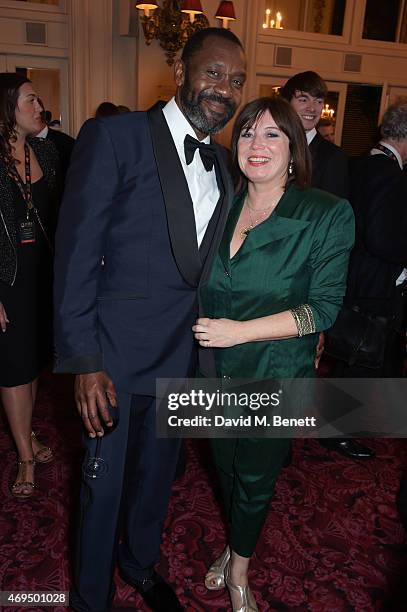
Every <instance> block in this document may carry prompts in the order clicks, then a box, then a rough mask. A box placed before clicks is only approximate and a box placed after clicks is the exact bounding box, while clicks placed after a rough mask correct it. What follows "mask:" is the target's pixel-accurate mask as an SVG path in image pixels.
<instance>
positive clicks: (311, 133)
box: [305, 128, 317, 146]
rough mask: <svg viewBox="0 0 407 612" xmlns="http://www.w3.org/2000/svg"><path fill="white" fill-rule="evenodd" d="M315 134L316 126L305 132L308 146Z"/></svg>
mask: <svg viewBox="0 0 407 612" xmlns="http://www.w3.org/2000/svg"><path fill="white" fill-rule="evenodd" d="M316 135H317V129H316V128H312V130H308V132H305V136H306V137H307V142H308V146H310V144H311V142H312V141H313V140H314V138H315V136H316Z"/></svg>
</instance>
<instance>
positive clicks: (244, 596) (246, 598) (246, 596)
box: [225, 562, 259, 612]
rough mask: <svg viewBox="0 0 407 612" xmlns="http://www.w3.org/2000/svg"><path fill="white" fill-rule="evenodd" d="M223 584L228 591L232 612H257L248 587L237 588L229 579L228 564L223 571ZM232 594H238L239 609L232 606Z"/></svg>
mask: <svg viewBox="0 0 407 612" xmlns="http://www.w3.org/2000/svg"><path fill="white" fill-rule="evenodd" d="M225 584H226V586H227V588H228V589H229V597H230V601H231V604H232V610H233V612H259V609H258V607H257V604H256V601H255V599H254V596H253V593H252V592H251V590H250V587H249V585H247V586H244V587H242V586H239V585H238V584H233V582H232V581H231V579H230V562H229V563H228V564H227V566H226V570H225ZM232 592H233V593H238V594H239V598H240V607H239V608H235V607H234V606H233V599H232Z"/></svg>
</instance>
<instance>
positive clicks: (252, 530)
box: [211, 438, 290, 557]
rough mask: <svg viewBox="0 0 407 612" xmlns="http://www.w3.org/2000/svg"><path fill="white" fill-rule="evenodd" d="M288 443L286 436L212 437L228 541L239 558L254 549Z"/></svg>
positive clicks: (251, 552) (246, 555)
mask: <svg viewBox="0 0 407 612" xmlns="http://www.w3.org/2000/svg"><path fill="white" fill-rule="evenodd" d="M289 446H290V440H289V439H278V438H273V439H271V438H268V439H267V438H256V439H254V438H237V439H229V438H218V439H212V440H211V447H212V453H213V459H214V463H215V465H216V468H217V472H218V476H219V479H220V484H221V489H222V495H223V500H224V503H225V507H226V516H227V519H228V522H229V529H230V536H229V544H230V547H231V548H232V550H234V551H235V552H236V553H237V554H238V555H241V556H242V557H251V555H252V554H253V552H254V549H255V548H256V544H257V540H258V538H259V535H260V532H261V530H262V527H263V524H264V521H265V519H266V516H267V511H268V507H269V504H270V500H271V498H272V496H273V492H274V487H275V484H276V480H277V477H278V475H279V473H280V470H281V468H282V465H283V463H284V459H285V457H286V455H287V452H288V449H289Z"/></svg>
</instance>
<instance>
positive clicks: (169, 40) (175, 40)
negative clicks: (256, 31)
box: [136, 0, 236, 66]
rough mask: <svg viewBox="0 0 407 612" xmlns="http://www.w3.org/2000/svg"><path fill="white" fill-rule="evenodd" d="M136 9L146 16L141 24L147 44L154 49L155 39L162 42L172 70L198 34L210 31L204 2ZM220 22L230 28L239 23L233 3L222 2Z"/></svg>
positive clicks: (175, 0) (176, 1)
mask: <svg viewBox="0 0 407 612" xmlns="http://www.w3.org/2000/svg"><path fill="white" fill-rule="evenodd" d="M136 8H138V9H139V10H140V11H143V12H144V14H143V15H140V21H141V24H142V26H143V32H144V38H145V41H146V44H147V45H150V44H151V42H152V40H153V39H154V38H156V39H157V40H159V41H160V46H161V47H162V48H163V49H164V51H165V54H166V56H167V64H169V65H170V66H172V64H173V63H174V60H175V56H176V54H177V53H178V51H179V50H180V49H182V47H183V46H184V45H185V43H186V42H187V40H189V38H190V37H191V36H192V35H193V34H194V33H195V32H197V31H198V30H203V29H205V28H209V21H208V19H207V18H206V17H205V15H204V12H203V9H202V5H201V2H200V0H163V3H162V7H161V6H160V5H159V4H158V2H137V3H136ZM216 19H221V20H222V24H223V27H224V28H227V27H228V23H229V21H232V20H235V19H236V16H235V10H234V7H233V2H231V1H223V2H221V3H220V4H219V8H218V10H217V12H216Z"/></svg>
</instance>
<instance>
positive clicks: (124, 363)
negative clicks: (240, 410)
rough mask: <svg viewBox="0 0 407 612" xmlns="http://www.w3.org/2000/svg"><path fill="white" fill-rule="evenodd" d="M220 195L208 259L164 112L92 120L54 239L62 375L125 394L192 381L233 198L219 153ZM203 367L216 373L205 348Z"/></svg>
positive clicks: (77, 148)
mask: <svg viewBox="0 0 407 612" xmlns="http://www.w3.org/2000/svg"><path fill="white" fill-rule="evenodd" d="M215 148H216V151H217V163H216V164H215V167H216V172H217V179H218V185H219V189H220V192H221V196H220V199H219V202H218V205H217V207H216V209H215V212H214V214H213V216H212V219H211V221H210V223H209V225H208V229H207V232H206V234H205V237H204V239H203V242H202V244H201V248H200V249H199V250H198V246H197V239H196V229H195V219H194V212H193V205H192V200H191V197H190V194H189V190H188V185H187V182H186V179H185V175H184V173H183V170H182V166H181V163H180V161H179V157H178V154H177V151H176V148H175V145H174V143H173V140H172V137H171V134H170V131H169V129H168V126H167V123H166V121H165V119H164V115H163V113H162V107H161V105H160V104H157V105H155V106H154V107H153V108H152V109H151V110H150V111H148V112H147V113H145V112H135V113H129V114H124V115H119V116H115V117H108V118H104V119H100V120H94V119H92V120H89V121H88V122H87V123H86V124H85V125H84V126H83V128H82V130H81V132H80V135H79V137H78V140H77V143H76V146H75V149H74V154H73V157H72V161H71V165H70V168H69V171H68V175H67V183H66V189H65V195H64V200H63V204H62V209H61V214H60V219H59V225H58V229H57V239H56V257H55V335H56V354H57V361H56V368H55V369H56V371H57V372H73V373H85V372H94V371H98V370H102V369H104V370H105V371H106V372H107V373H108V374H109V376H110V377H111V378H112V380H113V382H114V383H115V386H116V388H117V389H118V390H120V391H125V392H130V393H139V394H146V395H154V394H155V379H156V378H158V377H164V378H167V377H168V378H169V377H184V376H188V375H191V374H193V370H194V367H195V365H196V354H197V345H196V343H195V342H194V339H193V333H192V331H191V326H192V325H193V324H194V321H195V319H196V317H197V316H198V312H199V305H198V298H197V288H198V286H199V283H200V282H201V280H205V278H207V276H208V274H209V271H210V266H211V262H212V260H213V256H214V254H215V253H216V251H217V248H218V245H219V242H220V238H221V236H222V233H223V228H224V225H225V221H226V218H227V212H228V209H229V207H230V203H231V199H232V196H233V188H232V184H231V181H230V178H229V174H228V172H227V169H226V165H225V161H224V159H223V154H222V148H221V147H219V146H218V145H215ZM200 352H201V354H202V356H203V357H202V360H200V368H201V369H202V370H203V373H206V375H212V374H213V373H214V369H213V363H212V362H211V360H210V359H209V358H208V356H209V355H210V351H209V352H208V350H207V349H206V350H205V351H200Z"/></svg>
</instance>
